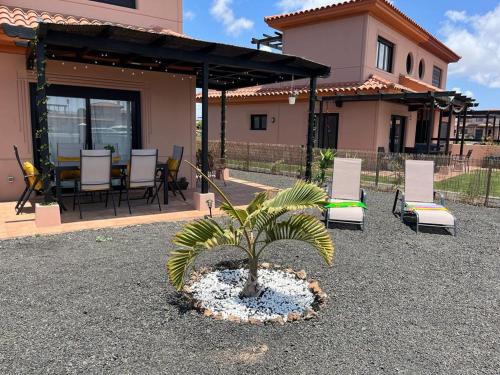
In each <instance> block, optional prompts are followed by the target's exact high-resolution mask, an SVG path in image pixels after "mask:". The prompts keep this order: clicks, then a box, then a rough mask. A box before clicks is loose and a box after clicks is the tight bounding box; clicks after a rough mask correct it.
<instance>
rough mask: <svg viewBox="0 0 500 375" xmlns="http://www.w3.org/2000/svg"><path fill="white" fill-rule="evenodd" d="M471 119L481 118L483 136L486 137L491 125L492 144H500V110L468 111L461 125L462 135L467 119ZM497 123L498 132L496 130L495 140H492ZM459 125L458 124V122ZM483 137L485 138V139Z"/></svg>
mask: <svg viewBox="0 0 500 375" xmlns="http://www.w3.org/2000/svg"><path fill="white" fill-rule="evenodd" d="M473 118H481V119H485V121H486V123H485V135H486V137H487V136H488V129H489V126H490V125H491V134H492V137H493V142H497V143H498V142H500V109H483V110H473V111H469V112H468V113H467V117H466V119H465V122H463V125H462V134H464V133H465V128H466V125H467V124H466V122H467V119H473ZM497 123H498V130H497V139H494V137H495V128H496V125H497ZM458 124H460V122H458ZM457 136H458V127H457ZM486 137H485V138H486ZM474 141H479V142H481V141H484V139H474Z"/></svg>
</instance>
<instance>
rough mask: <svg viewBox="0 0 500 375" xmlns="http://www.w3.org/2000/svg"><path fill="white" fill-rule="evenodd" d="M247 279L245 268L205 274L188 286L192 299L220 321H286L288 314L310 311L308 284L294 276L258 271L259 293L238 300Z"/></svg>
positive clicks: (272, 271)
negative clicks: (220, 316) (220, 317)
mask: <svg viewBox="0 0 500 375" xmlns="http://www.w3.org/2000/svg"><path fill="white" fill-rule="evenodd" d="M247 276H248V270H245V269H236V270H222V271H213V272H210V273H207V274H205V275H203V276H202V277H201V278H200V279H199V280H198V281H196V282H194V283H193V284H192V286H191V290H192V292H193V298H194V299H195V300H197V301H198V302H199V304H200V306H201V307H202V308H205V309H210V311H212V312H213V314H214V315H218V314H221V315H222V318H223V319H228V318H229V316H237V317H239V318H240V320H241V321H242V322H248V320H249V319H252V320H254V319H255V320H258V321H261V322H265V321H272V320H277V318H280V317H281V318H283V320H284V321H286V320H287V318H288V314H290V313H297V314H299V315H302V314H303V313H305V312H307V311H308V310H310V309H312V303H313V302H314V294H313V293H312V292H311V291H310V290H309V288H308V283H307V282H306V281H305V280H298V279H297V278H296V277H295V275H294V274H290V273H286V272H283V271H278V270H269V269H259V270H258V276H259V285H260V287H261V290H263V292H262V294H261V295H260V297H258V298H240V296H239V295H240V292H241V291H242V290H243V287H244V285H245V281H246V279H247Z"/></svg>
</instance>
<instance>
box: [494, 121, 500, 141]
mask: <svg viewBox="0 0 500 375" xmlns="http://www.w3.org/2000/svg"><path fill="white" fill-rule="evenodd" d="M496 124H497V116H494V117H493V131H492V133H493V140H495V126H496ZM498 140H500V124H498V131H497V141H498Z"/></svg>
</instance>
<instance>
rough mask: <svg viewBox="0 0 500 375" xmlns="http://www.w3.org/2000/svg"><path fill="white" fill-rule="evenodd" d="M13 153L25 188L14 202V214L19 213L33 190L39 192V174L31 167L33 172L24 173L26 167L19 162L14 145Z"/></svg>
mask: <svg viewBox="0 0 500 375" xmlns="http://www.w3.org/2000/svg"><path fill="white" fill-rule="evenodd" d="M14 153H15V154H16V160H17V163H18V164H19V168H21V173H22V174H23V178H24V184H25V188H24V191H23V193H22V194H21V196H20V197H19V199H18V201H17V204H16V208H15V210H16V215H19V214H20V213H21V212H22V211H23V208H24V206H25V205H26V203H27V202H28V200H29V199H30V197H31V194H32V193H33V192H41V191H42V189H41V176H40V174H39V173H36V169H35V168H34V167H33V171H34V172H35V173H33V174H28V173H26V168H25V166H24V165H23V163H22V162H21V158H20V157H19V151H18V149H17V147H16V146H14Z"/></svg>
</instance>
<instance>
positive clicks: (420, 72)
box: [418, 59, 425, 79]
mask: <svg viewBox="0 0 500 375" xmlns="http://www.w3.org/2000/svg"><path fill="white" fill-rule="evenodd" d="M424 74H425V62H424V59H422V60H420V63H419V64H418V78H420V79H423V78H424Z"/></svg>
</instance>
